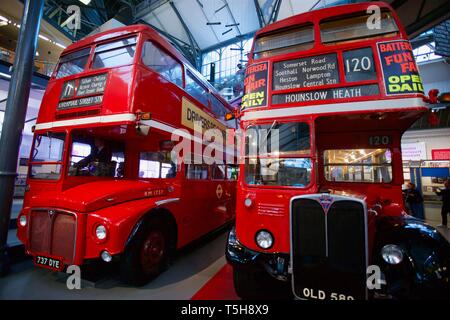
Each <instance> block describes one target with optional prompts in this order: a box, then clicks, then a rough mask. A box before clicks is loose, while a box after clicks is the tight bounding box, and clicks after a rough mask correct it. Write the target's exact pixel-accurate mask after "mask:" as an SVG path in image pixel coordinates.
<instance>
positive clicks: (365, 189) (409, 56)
mask: <svg viewBox="0 0 450 320" xmlns="http://www.w3.org/2000/svg"><path fill="white" fill-rule="evenodd" d="M378 18H379V19H378ZM427 99H428V98H427V97H426V96H425V95H424V92H423V87H422V83H421V80H420V76H419V73H418V69H417V66H416V63H415V60H414V57H413V53H412V48H411V45H410V43H409V41H408V37H407V35H406V33H405V30H404V29H403V27H402V25H401V23H400V21H399V19H398V17H397V15H396V13H395V12H394V11H393V10H392V8H391V7H390V6H388V5H386V4H385V3H382V2H371V3H360V4H352V5H342V6H336V7H330V8H325V9H320V10H317V11H312V12H307V13H304V14H300V15H297V16H293V17H290V18H287V19H285V20H282V21H279V22H276V23H274V24H271V25H268V26H266V27H265V28H263V29H262V30H260V31H259V32H257V33H256V35H255V40H254V44H253V48H252V51H251V54H250V59H249V64H248V67H247V69H246V79H245V94H244V96H243V98H242V110H241V112H240V114H239V115H238V116H239V117H240V120H241V123H240V126H241V130H242V132H243V133H242V135H243V139H245V143H243V147H242V148H241V149H242V150H241V152H242V155H243V157H244V159H242V161H241V163H242V164H241V168H240V176H239V179H238V193H237V201H236V227H235V229H233V230H232V231H231V232H230V234H229V237H228V244H227V249H226V256H227V259H228V261H229V263H230V264H231V265H232V266H233V271H234V285H235V289H236V292H237V293H238V295H239V296H241V297H242V298H257V297H260V298H268V297H274V298H280V297H286V296H287V297H292V296H295V297H296V298H300V299H331V300H350V299H366V298H374V297H413V296H414V295H413V294H419V293H423V292H426V291H427V290H428V289H430V290H431V291H430V292H431V293H432V294H435V296H438V295H439V294H442V293H441V292H440V291H439V290H440V289H442V290H447V291H446V292H447V297H448V287H449V270H450V264H449V260H450V249H449V244H448V242H447V241H446V240H444V238H443V237H442V236H441V235H440V234H439V233H438V232H437V231H436V230H435V229H434V228H432V227H431V226H429V225H427V224H426V223H424V221H423V220H420V219H416V218H413V217H411V216H410V215H407V214H406V212H405V207H404V204H403V199H402V184H403V182H404V181H403V171H402V155H401V137H402V135H403V133H404V132H405V131H406V130H407V129H408V128H409V127H410V126H411V125H412V124H413V123H414V122H415V121H416V120H417V119H419V118H420V117H422V116H424V115H425V114H426V113H427V112H428V107H427V103H426V101H427ZM274 136H276V137H274ZM272 138H273V139H272ZM372 280H373V281H372ZM441 297H442V295H441Z"/></svg>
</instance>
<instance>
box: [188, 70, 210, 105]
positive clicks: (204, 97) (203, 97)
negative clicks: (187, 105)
mask: <svg viewBox="0 0 450 320" xmlns="http://www.w3.org/2000/svg"><path fill="white" fill-rule="evenodd" d="M186 91H187V93H189V94H190V95H191V96H193V97H194V98H195V99H197V100H198V101H200V102H201V103H203V104H204V105H205V106H208V92H207V91H206V89H205V87H203V85H202V84H200V82H199V81H198V80H197V79H196V78H195V77H194V76H193V75H192V73H191V72H190V71H186Z"/></svg>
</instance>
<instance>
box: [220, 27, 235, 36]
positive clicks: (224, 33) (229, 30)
mask: <svg viewBox="0 0 450 320" xmlns="http://www.w3.org/2000/svg"><path fill="white" fill-rule="evenodd" d="M231 31H233V28H230V29H228V30H227V31H224V32H222V35H223V36H224V35H226V34H227V33H229V32H231Z"/></svg>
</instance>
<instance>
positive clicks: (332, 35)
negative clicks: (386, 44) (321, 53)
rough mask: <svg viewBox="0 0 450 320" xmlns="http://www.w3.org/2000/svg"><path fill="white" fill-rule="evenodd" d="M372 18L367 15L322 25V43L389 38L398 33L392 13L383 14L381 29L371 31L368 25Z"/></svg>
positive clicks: (327, 22)
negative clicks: (388, 36)
mask: <svg viewBox="0 0 450 320" xmlns="http://www.w3.org/2000/svg"><path fill="white" fill-rule="evenodd" d="M370 17H371V16H370V15H367V14H363V15H359V16H356V17H350V18H339V19H336V20H331V21H325V22H322V23H321V24H320V34H321V37H322V42H323V43H326V44H337V43H340V42H345V41H351V40H358V39H366V38H374V37H381V36H387V35H391V34H397V33H398V27H397V25H396V23H395V20H394V18H393V16H392V14H391V13H390V12H382V14H381V21H380V23H381V27H380V28H374V29H370V28H369V27H368V25H367V22H368V21H369V18H370Z"/></svg>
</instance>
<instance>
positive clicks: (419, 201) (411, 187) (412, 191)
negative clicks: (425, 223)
mask: <svg viewBox="0 0 450 320" xmlns="http://www.w3.org/2000/svg"><path fill="white" fill-rule="evenodd" d="M407 187H408V188H407V189H406V207H407V208H408V210H409V214H410V215H412V216H414V217H416V218H419V219H425V215H424V213H423V197H422V195H421V193H420V191H419V190H418V189H417V188H416V185H415V184H414V183H412V182H409V183H408V184H407Z"/></svg>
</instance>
